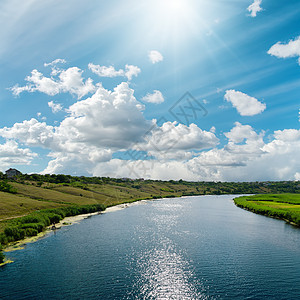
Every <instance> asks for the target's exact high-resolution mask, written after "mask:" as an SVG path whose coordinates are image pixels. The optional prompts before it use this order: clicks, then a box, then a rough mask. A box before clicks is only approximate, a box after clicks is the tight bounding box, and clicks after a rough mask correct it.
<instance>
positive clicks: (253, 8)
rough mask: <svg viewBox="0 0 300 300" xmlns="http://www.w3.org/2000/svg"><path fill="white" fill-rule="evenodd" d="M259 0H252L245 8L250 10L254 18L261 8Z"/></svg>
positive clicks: (260, 0)
mask: <svg viewBox="0 0 300 300" xmlns="http://www.w3.org/2000/svg"><path fill="white" fill-rule="evenodd" d="M261 2H262V0H254V2H253V3H252V4H251V5H249V6H248V8H247V10H248V11H249V12H250V16H251V17H252V18H255V17H256V15H257V13H258V12H260V11H262V10H263V9H262V8H261V6H260V5H261Z"/></svg>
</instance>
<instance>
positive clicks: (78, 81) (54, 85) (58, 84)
mask: <svg viewBox="0 0 300 300" xmlns="http://www.w3.org/2000/svg"><path fill="white" fill-rule="evenodd" d="M56 71H57V73H56V74H55V75H58V76H54V77H46V76H44V75H43V74H42V73H41V72H39V71H38V70H33V71H32V72H31V75H29V76H27V77H26V78H25V80H26V81H27V82H28V84H26V85H25V86H19V85H15V86H14V87H12V88H11V91H12V93H13V94H14V95H15V96H18V95H20V94H21V93H22V92H25V91H26V92H30V93H33V92H36V91H38V92H41V93H45V94H47V95H49V96H54V95H57V94H59V93H62V92H63V93H67V92H68V93H71V94H72V95H76V96H77V97H78V98H79V99H80V98H82V97H83V96H85V95H87V94H88V93H90V92H93V91H94V90H95V86H94V85H93V80H92V79H91V78H88V79H87V80H86V81H84V79H83V77H82V73H83V71H82V70H80V69H79V68H77V67H72V68H68V69H67V70H59V71H58V70H56Z"/></svg>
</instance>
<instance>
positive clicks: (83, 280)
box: [0, 195, 300, 300]
mask: <svg viewBox="0 0 300 300" xmlns="http://www.w3.org/2000/svg"><path fill="white" fill-rule="evenodd" d="M232 199H233V196H230V195H226V196H197V197H185V198H175V199H163V200H155V201H147V202H140V203H139V204H136V205H133V206H130V207H128V208H126V209H123V210H119V211H115V212H110V213H105V214H101V215H98V216H93V217H91V218H88V219H85V220H83V221H81V222H80V223H79V224H74V225H72V226H67V227H63V228H62V229H60V230H58V231H57V232H56V233H51V234H49V235H48V236H46V237H45V238H43V239H41V240H39V241H37V242H36V243H33V244H28V245H27V246H26V247H25V249H24V250H20V251H15V252H10V253H8V256H9V258H11V259H13V260H14V261H15V262H14V263H13V264H9V265H6V266H5V267H3V268H0V299H105V300H106V299H299V297H300V229H298V228H294V227H293V226H291V225H288V224H286V223H285V222H283V221H279V220H275V219H271V218H267V217H264V216H260V215H256V214H253V213H251V212H248V211H245V210H242V209H240V208H237V207H236V206H235V205H234V203H233V201H232Z"/></svg>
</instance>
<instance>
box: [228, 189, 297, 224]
mask: <svg viewBox="0 0 300 300" xmlns="http://www.w3.org/2000/svg"><path fill="white" fill-rule="evenodd" d="M234 202H235V204H236V205H237V206H238V207H241V208H244V209H247V210H249V211H252V212H254V213H257V214H262V215H265V216H268V217H273V218H278V219H282V220H285V221H287V222H289V223H292V224H294V225H297V226H300V194H273V195H272V194H270V195H269V194H268V195H255V196H243V197H239V198H235V199H234Z"/></svg>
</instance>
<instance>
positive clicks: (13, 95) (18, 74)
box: [0, 0, 300, 181]
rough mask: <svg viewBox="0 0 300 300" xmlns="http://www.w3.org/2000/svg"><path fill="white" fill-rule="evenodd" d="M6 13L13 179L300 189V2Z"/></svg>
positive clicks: (1, 122) (0, 65) (7, 150)
mask: <svg viewBox="0 0 300 300" xmlns="http://www.w3.org/2000/svg"><path fill="white" fill-rule="evenodd" d="M0 11H1V15H0V28H2V29H1V30H0V38H1V41H2V42H1V45H0V78H1V80H0V114H1V118H0V166H1V171H5V170H6V169H7V168H9V167H16V168H18V169H19V170H21V171H22V172H28V173H31V172H36V173H65V174H72V175H94V176H113V177H144V178H153V179H164V180H167V179H180V178H182V179H186V180H221V181H224V180H234V181H248V180H299V179H300V163H299V151H298V149H299V146H300V130H299V108H300V105H299V99H300V77H299V70H300V37H299V36H300V27H299V13H300V3H299V1H297V0H288V1H285V2H279V1H276V2H275V1H270V0H262V1H260V0H236V1H230V0H229V1H222V0H216V1H208V0H202V1H200V0H199V1H196V0H186V1H183V0H173V1H171V0H160V1H158V0H155V1H154V0H152V1H136V0H131V1H126V2H121V1H109V2H107V1H97V2H96V1H89V0H88V1H79V0H78V1H69V0H66V1H53V0H52V1H50V0H48V1H42V2H41V1H37V0H31V1H25V3H24V1H14V0H10V1H7V0H4V1H1V4H0ZM186 92H189V93H190V95H191V97H192V99H190V100H187V98H183V99H181V97H182V96H183V95H185V93H186ZM180 99H181V101H179V100H180ZM178 101H179V102H178ZM187 101H194V102H193V103H194V106H195V107H198V108H200V110H199V109H198V110H194V111H193V109H191V107H189V105H190V104H191V102H187ZM174 106H175V110H176V109H177V112H178V109H183V110H184V114H185V117H186V116H187V115H190V117H188V119H186V118H179V115H177V114H176V113H173V114H172V111H171V110H170V109H171V108H172V107H174ZM201 109H202V111H201ZM204 110H205V111H207V114H204V113H203V112H204ZM133 153H134V155H133Z"/></svg>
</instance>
